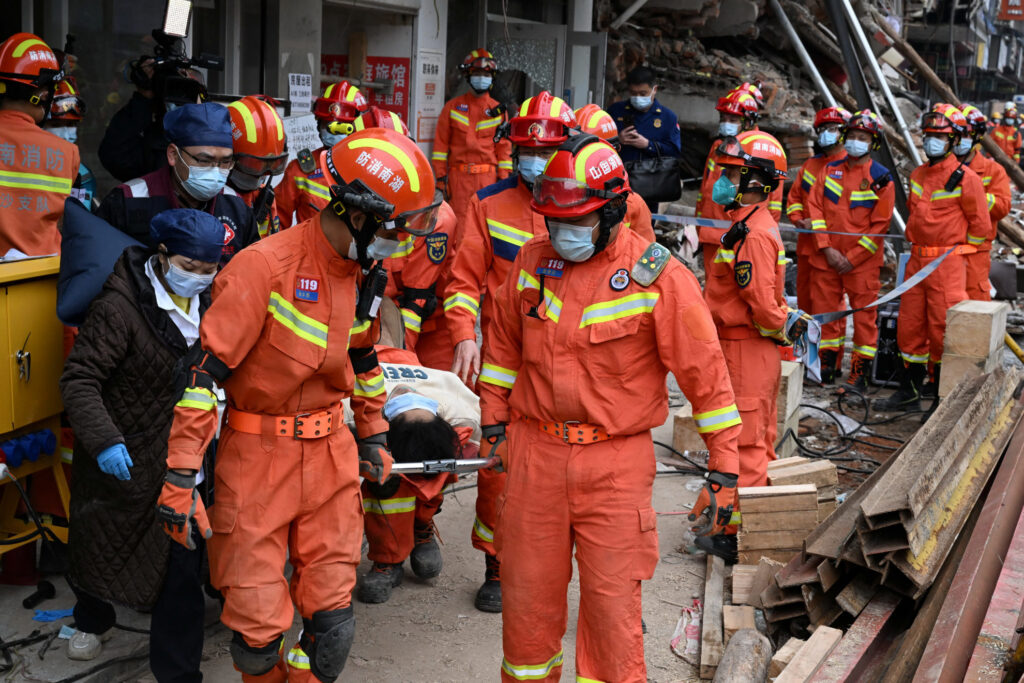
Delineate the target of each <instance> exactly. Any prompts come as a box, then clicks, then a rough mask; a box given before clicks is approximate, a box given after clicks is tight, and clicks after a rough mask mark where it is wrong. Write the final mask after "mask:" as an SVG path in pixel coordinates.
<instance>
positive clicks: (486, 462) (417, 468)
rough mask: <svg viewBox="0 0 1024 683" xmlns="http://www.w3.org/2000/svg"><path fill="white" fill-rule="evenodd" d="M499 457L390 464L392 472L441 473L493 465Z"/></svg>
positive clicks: (472, 470)
mask: <svg viewBox="0 0 1024 683" xmlns="http://www.w3.org/2000/svg"><path fill="white" fill-rule="evenodd" d="M499 462H501V459H500V458H499V457H498V456H494V457H492V458H457V459H448V460H424V461H423V462H396V463H395V464H394V465H392V466H391V471H392V473H394V474H443V473H446V472H458V473H464V472H476V471H477V470H484V469H488V468H490V467H494V466H495V465H497V464H498V463H499Z"/></svg>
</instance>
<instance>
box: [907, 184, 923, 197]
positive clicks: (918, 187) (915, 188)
mask: <svg viewBox="0 0 1024 683" xmlns="http://www.w3.org/2000/svg"><path fill="white" fill-rule="evenodd" d="M910 191H911V192H913V193H914V194H916V195H917V196H918V197H920V196H921V193H922V192H924V188H922V187H921V184H920V183H918V182H915V181H913V180H911V181H910Z"/></svg>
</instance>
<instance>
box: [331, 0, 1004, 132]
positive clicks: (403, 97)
mask: <svg viewBox="0 0 1024 683" xmlns="http://www.w3.org/2000/svg"><path fill="white" fill-rule="evenodd" d="M1016 1H1017V2H1020V1H1021V0H1016ZM366 63H367V73H366V78H367V79H368V80H371V81H377V82H380V81H392V82H393V83H394V92H392V94H390V95H385V94H384V93H383V92H382V91H379V90H370V89H369V88H360V90H362V91H363V95H365V96H366V100H367V102H369V103H370V104H372V105H375V106H378V107H380V108H381V109H387V110H388V111H393V112H395V113H396V114H398V115H399V116H401V117H402V120H403V121H405V122H407V123H408V121H409V58H408V57H367V58H366ZM320 73H321V75H324V76H335V77H338V78H344V77H345V76H347V75H348V55H322V56H321V57H320ZM324 87H325V88H326V84H324ZM322 92H323V89H321V93H322Z"/></svg>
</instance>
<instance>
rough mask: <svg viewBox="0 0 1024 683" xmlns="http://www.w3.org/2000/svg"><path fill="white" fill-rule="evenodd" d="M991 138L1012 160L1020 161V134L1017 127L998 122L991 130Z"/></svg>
mask: <svg viewBox="0 0 1024 683" xmlns="http://www.w3.org/2000/svg"><path fill="white" fill-rule="evenodd" d="M992 139H993V140H995V142H996V144H997V145H999V149H1001V150H1003V151H1004V152H1006V154H1007V156H1009V157H1010V158H1011V159H1013V160H1014V161H1017V162H1019V161H1020V146H1021V135H1020V131H1019V130H1018V129H1017V128H1015V127H1014V126H1005V125H1003V124H1001V123H1000V124H999V125H998V126H996V127H995V128H994V129H993V130H992Z"/></svg>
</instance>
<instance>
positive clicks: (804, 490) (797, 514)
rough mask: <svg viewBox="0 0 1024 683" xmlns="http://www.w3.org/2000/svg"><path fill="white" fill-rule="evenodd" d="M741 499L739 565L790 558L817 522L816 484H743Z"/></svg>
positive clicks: (738, 542)
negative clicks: (763, 559) (761, 560)
mask: <svg viewBox="0 0 1024 683" xmlns="http://www.w3.org/2000/svg"><path fill="white" fill-rule="evenodd" d="M739 500H740V514H741V517H742V521H741V523H740V531H739V535H738V537H737V548H738V550H739V561H740V564H757V563H758V561H759V560H760V559H761V558H762V557H768V558H771V559H773V560H778V561H780V562H786V561H788V560H789V558H791V557H792V556H793V555H794V554H796V553H799V552H800V550H801V548H802V546H803V542H804V538H806V537H807V534H808V533H810V532H811V531H812V530H813V529H814V528H815V527H816V526H817V524H818V489H817V487H816V486H815V485H814V484H795V485H792V486H749V487H744V486H741V487H740V488H739Z"/></svg>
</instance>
